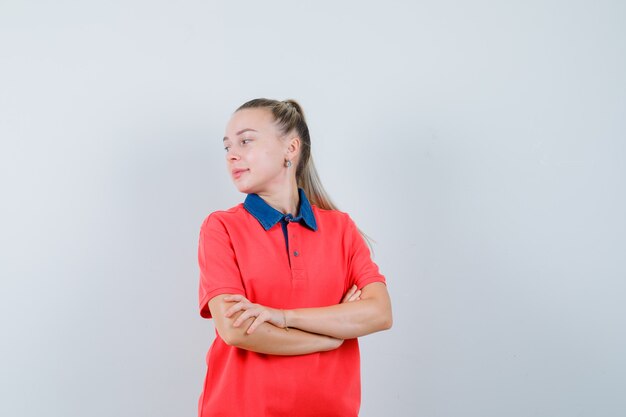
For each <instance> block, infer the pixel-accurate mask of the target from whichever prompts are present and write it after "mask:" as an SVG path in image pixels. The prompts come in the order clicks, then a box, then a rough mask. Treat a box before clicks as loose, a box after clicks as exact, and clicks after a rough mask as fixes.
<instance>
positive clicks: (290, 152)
mask: <svg viewBox="0 0 626 417" xmlns="http://www.w3.org/2000/svg"><path fill="white" fill-rule="evenodd" d="M301 143H302V141H301V140H300V138H299V137H298V136H294V137H293V138H291V139H289V143H288V145H287V150H286V152H285V156H286V157H287V158H289V159H290V160H294V159H295V158H296V155H298V154H299V153H300V145H301Z"/></svg>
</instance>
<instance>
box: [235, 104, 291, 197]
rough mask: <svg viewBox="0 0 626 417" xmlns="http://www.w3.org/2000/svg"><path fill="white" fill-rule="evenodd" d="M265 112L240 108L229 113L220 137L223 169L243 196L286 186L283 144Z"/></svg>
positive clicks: (286, 173) (284, 144) (267, 112)
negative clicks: (222, 151)
mask: <svg viewBox="0 0 626 417" xmlns="http://www.w3.org/2000/svg"><path fill="white" fill-rule="evenodd" d="M280 136H281V134H280V131H279V130H278V128H277V126H276V124H275V122H274V118H273V116H272V114H271V113H270V111H269V110H265V109H244V110H239V111H237V112H235V114H233V116H232V117H231V119H230V121H229V122H228V125H227V126H226V134H225V136H224V148H225V151H226V168H227V169H228V173H229V175H230V177H231V179H232V180H233V182H234V183H235V186H236V187H237V189H238V190H239V191H240V192H242V193H246V194H250V193H257V194H259V193H264V192H268V191H271V190H277V189H281V188H282V187H285V186H286V185H287V184H288V180H289V178H288V172H287V169H286V168H285V167H284V163H285V159H286V158H288V149H287V145H286V142H284V141H283V140H282V139H281V138H280Z"/></svg>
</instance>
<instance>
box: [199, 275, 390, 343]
mask: <svg viewBox="0 0 626 417" xmlns="http://www.w3.org/2000/svg"><path fill="white" fill-rule="evenodd" d="M209 309H210V310H211V315H212V316H213V319H214V322H215V328H216V330H217V332H218V334H219V335H220V337H221V338H222V339H223V340H224V342H225V343H226V344H228V345H230V346H236V347H239V348H242V349H246V350H250V351H253V352H258V353H266V354H272V355H304V354H307V353H313V352H323V351H328V350H332V349H336V348H338V347H339V346H341V344H342V343H343V341H344V340H345V339H353V338H356V337H359V336H364V335H366V334H370V333H374V332H378V331H381V330H386V329H389V328H391V325H392V321H393V320H392V314H391V301H390V299H389V294H388V292H387V287H386V285H385V284H383V283H381V282H373V283H371V284H367V285H366V286H364V287H363V288H362V289H360V290H359V289H357V288H356V287H353V288H351V289H350V290H349V291H348V293H346V295H345V296H344V299H343V300H342V302H341V303H340V304H337V305H333V306H328V307H316V308H298V309H293V310H279V309H274V308H270V307H267V306H263V305H260V304H254V303H251V302H250V301H249V300H247V299H246V298H245V297H243V296H241V295H233V294H221V295H218V296H215V297H213V298H212V299H211V300H210V301H209Z"/></svg>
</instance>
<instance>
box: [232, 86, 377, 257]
mask: <svg viewBox="0 0 626 417" xmlns="http://www.w3.org/2000/svg"><path fill="white" fill-rule="evenodd" d="M250 108H265V109H267V110H269V111H270V112H271V113H272V115H273V116H274V120H275V121H276V123H277V124H278V127H279V129H280V131H281V133H282V134H287V133H289V132H292V131H295V132H296V133H297V134H298V137H299V138H300V143H301V147H300V158H299V161H298V166H297V167H296V182H297V185H298V187H300V188H302V189H303V190H304V193H305V194H306V196H307V198H308V199H309V202H311V204H314V205H316V206H317V207H319V208H321V209H323V210H339V209H338V208H337V206H336V205H335V204H334V203H333V202H332V200H331V199H330V196H329V195H328V193H327V192H326V190H325V189H324V186H323V185H322V181H321V180H320V177H319V175H318V173H317V169H316V168H315V164H314V163H313V155H311V136H310V135H309V127H308V126H307V123H306V119H305V117H304V112H303V111H302V107H301V106H300V104H299V103H298V102H297V101H296V100H293V99H287V100H284V101H278V100H271V99H266V98H257V99H254V100H250V101H248V102H246V103H244V104H242V105H241V106H239V108H238V109H237V110H236V111H239V110H243V109H250ZM357 229H358V231H359V233H361V235H362V236H363V238H364V239H365V241H366V242H367V244H368V245H369V247H370V249H371V251H372V252H373V251H374V248H373V247H372V244H371V242H370V240H373V239H371V238H370V237H369V236H367V235H366V234H365V233H364V232H363V231H362V230H361V229H359V228H358V226H357Z"/></svg>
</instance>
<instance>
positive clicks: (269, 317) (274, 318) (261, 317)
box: [224, 294, 286, 334]
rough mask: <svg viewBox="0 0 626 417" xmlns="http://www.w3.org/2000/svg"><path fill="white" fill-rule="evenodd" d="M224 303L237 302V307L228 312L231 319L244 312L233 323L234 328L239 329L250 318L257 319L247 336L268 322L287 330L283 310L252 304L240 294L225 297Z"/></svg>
mask: <svg viewBox="0 0 626 417" xmlns="http://www.w3.org/2000/svg"><path fill="white" fill-rule="evenodd" d="M224 301H231V302H236V304H235V305H233V306H231V307H230V308H229V309H228V310H226V314H225V316H226V317H231V316H232V315H233V314H235V313H237V312H238V311H243V313H242V314H241V315H240V316H239V317H237V320H235V321H234V322H233V327H239V326H241V325H242V324H243V322H245V321H246V320H248V319H249V318H251V317H256V318H255V319H254V321H253V322H252V324H251V325H250V327H249V328H248V330H247V331H246V333H247V334H251V333H252V332H254V331H255V330H256V329H257V327H259V326H260V325H261V324H262V323H264V322H268V323H270V324H272V325H274V326H276V327H279V328H281V329H284V328H285V324H286V323H285V314H284V312H283V311H282V310H279V309H276V308H271V307H265V306H263V305H261V304H255V303H251V302H250V300H248V299H247V298H246V297H244V296H243V295H240V294H234V295H229V296H228V297H224Z"/></svg>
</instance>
